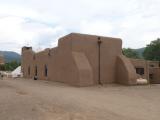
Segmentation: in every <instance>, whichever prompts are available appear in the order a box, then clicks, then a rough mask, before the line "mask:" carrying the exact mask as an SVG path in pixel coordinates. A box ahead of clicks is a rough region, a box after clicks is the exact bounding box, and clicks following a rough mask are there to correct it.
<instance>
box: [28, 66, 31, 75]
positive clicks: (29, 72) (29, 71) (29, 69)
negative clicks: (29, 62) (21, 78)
mask: <svg viewBox="0 0 160 120" xmlns="http://www.w3.org/2000/svg"><path fill="white" fill-rule="evenodd" d="M30 74H31V68H30V66H29V67H28V75H30Z"/></svg>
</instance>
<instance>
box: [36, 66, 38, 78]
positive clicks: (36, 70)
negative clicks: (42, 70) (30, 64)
mask: <svg viewBox="0 0 160 120" xmlns="http://www.w3.org/2000/svg"><path fill="white" fill-rule="evenodd" d="M37 74H38V69H37V66H35V76H37Z"/></svg>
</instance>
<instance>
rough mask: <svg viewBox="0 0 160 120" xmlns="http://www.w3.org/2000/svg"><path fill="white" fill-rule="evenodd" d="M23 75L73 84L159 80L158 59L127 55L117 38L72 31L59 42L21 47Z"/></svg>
mask: <svg viewBox="0 0 160 120" xmlns="http://www.w3.org/2000/svg"><path fill="white" fill-rule="evenodd" d="M22 72H23V74H24V77H25V78H34V77H35V76H36V77H37V78H38V79H41V80H51V81H56V82H63V83H67V84H70V85H75V86H91V85H98V84H109V83H119V84H124V85H136V84H137V79H139V78H143V79H147V80H148V82H149V83H160V79H159V78H160V64H159V62H152V61H145V60H137V59H129V58H127V57H125V56H124V55H123V54H122V40H121V39H119V38H111V37H103V36H95V35H86V34H78V33H71V34H69V35H67V36H64V37H62V38H60V39H59V41H58V46H57V47H55V48H51V49H49V48H48V49H45V50H44V51H41V52H38V53H35V52H34V51H33V50H32V47H23V48H22Z"/></svg>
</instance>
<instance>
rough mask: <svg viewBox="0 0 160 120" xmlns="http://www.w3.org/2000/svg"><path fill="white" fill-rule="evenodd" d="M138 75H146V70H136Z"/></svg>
mask: <svg viewBox="0 0 160 120" xmlns="http://www.w3.org/2000/svg"><path fill="white" fill-rule="evenodd" d="M136 73H137V74H139V75H143V74H144V68H136Z"/></svg>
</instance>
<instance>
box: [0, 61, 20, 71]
mask: <svg viewBox="0 0 160 120" xmlns="http://www.w3.org/2000/svg"><path fill="white" fill-rule="evenodd" d="M18 66H20V63H19V62H17V61H11V62H8V63H5V64H4V65H0V69H1V70H3V71H13V70H14V69H16V68H17V67H18Z"/></svg>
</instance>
